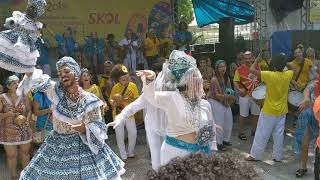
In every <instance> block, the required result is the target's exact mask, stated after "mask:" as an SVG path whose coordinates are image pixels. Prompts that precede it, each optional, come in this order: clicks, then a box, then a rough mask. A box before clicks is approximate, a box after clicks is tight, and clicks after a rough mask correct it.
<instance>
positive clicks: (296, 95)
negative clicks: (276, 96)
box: [288, 91, 304, 107]
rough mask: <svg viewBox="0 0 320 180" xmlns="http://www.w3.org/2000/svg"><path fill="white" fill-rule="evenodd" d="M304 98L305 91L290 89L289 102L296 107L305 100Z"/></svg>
mask: <svg viewBox="0 0 320 180" xmlns="http://www.w3.org/2000/svg"><path fill="white" fill-rule="evenodd" d="M303 98H304V96H303V93H301V92H300V91H290V92H289V94H288V102H289V103H290V104H291V105H293V106H295V107H298V106H299V104H300V103H301V102H302V101H303Z"/></svg>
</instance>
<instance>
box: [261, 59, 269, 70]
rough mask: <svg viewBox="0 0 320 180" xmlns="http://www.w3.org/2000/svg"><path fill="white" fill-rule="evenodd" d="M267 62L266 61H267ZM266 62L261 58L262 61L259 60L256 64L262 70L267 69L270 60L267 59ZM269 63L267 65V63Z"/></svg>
mask: <svg viewBox="0 0 320 180" xmlns="http://www.w3.org/2000/svg"><path fill="white" fill-rule="evenodd" d="M267 62H268V63H267ZM267 62H266V60H262V61H260V62H259V64H258V66H259V67H260V69H261V70H262V71H264V70H266V71H267V70H268V69H269V65H270V60H267ZM268 64H269V65H268Z"/></svg>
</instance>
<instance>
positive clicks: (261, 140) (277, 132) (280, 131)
mask: <svg viewBox="0 0 320 180" xmlns="http://www.w3.org/2000/svg"><path fill="white" fill-rule="evenodd" d="M285 121H286V115H283V116H269V115H265V114H263V113H260V116H259V120H258V125H257V130H256V134H255V136H254V140H253V145H252V148H251V152H250V154H251V156H252V157H253V158H255V159H257V160H261V159H262V155H263V153H264V150H265V148H266V146H267V144H268V141H269V138H270V136H271V133H272V136H273V153H272V156H273V159H275V160H277V161H280V160H281V159H282V157H283V139H284V126H285Z"/></svg>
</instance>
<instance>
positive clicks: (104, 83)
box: [99, 76, 110, 97]
mask: <svg viewBox="0 0 320 180" xmlns="http://www.w3.org/2000/svg"><path fill="white" fill-rule="evenodd" d="M109 79H110V77H109V76H102V77H101V79H100V81H99V87H100V88H101V89H103V88H106V87H107V86H108V83H106V81H107V80H109ZM103 93H104V95H105V96H107V97H109V92H107V90H105V91H104V92H103Z"/></svg>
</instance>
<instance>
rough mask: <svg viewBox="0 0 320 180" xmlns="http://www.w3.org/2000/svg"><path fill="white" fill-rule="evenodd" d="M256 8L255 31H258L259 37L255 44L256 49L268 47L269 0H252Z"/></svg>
mask: <svg viewBox="0 0 320 180" xmlns="http://www.w3.org/2000/svg"><path fill="white" fill-rule="evenodd" d="M251 3H252V4H253V6H254V8H255V19H254V25H253V26H254V27H253V28H254V31H256V32H258V35H259V38H258V39H257V40H255V41H256V42H255V43H254V46H255V48H256V49H259V50H260V49H261V48H268V40H269V33H268V24H267V10H268V0H252V2H251Z"/></svg>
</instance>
